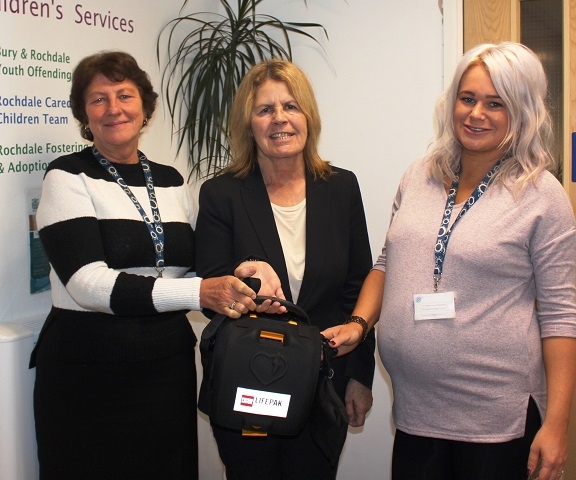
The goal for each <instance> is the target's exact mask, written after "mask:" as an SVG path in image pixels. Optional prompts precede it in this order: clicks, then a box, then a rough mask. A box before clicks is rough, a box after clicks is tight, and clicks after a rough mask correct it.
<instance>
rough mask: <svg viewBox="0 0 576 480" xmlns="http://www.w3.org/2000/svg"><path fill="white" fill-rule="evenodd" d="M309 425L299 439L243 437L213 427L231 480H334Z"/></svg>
mask: <svg viewBox="0 0 576 480" xmlns="http://www.w3.org/2000/svg"><path fill="white" fill-rule="evenodd" d="M308 425H309V422H308V423H307V424H306V426H305V427H304V430H303V431H302V432H301V433H300V434H299V435H297V436H281V435H269V436H267V437H260V438H258V437H242V435H241V433H240V432H239V431H236V430H228V429H225V428H221V427H218V426H216V425H212V431H213V433H214V438H215V439H216V443H217V444H218V451H219V453H220V458H221V459H222V462H223V463H224V465H225V467H226V478H227V479H228V480H334V479H335V478H336V472H337V469H338V467H337V466H332V465H331V464H330V462H329V461H328V459H327V458H326V456H324V454H323V453H322V452H321V451H320V449H319V448H318V447H317V446H316V444H315V443H314V440H312V436H311V434H310V430H309V426H308Z"/></svg>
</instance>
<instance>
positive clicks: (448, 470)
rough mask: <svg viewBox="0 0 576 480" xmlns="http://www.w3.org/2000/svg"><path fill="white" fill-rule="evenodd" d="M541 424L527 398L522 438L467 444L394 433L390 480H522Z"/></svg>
mask: <svg viewBox="0 0 576 480" xmlns="http://www.w3.org/2000/svg"><path fill="white" fill-rule="evenodd" d="M540 425H541V418H540V414H539V412H538V408H537V407H536V403H535V402H534V400H533V399H532V398H531V397H530V401H529V404H528V411H527V414H526V430H525V434H524V436H523V437H522V438H517V439H515V440H512V441H509V442H504V443H469V442H458V441H452V440H442V439H437V438H428V437H419V436H415V435H409V434H407V433H404V432H402V431H400V430H397V431H396V436H395V438H394V450H393V454H392V480H526V476H527V464H528V455H529V452H530V445H531V444H532V441H533V440H534V437H535V435H536V433H537V432H538V429H539V428H540Z"/></svg>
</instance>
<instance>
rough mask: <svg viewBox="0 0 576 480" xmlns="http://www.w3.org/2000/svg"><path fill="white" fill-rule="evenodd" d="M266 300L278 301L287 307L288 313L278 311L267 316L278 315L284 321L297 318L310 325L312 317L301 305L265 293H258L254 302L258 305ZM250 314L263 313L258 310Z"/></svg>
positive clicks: (274, 316)
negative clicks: (309, 316) (310, 317)
mask: <svg viewBox="0 0 576 480" xmlns="http://www.w3.org/2000/svg"><path fill="white" fill-rule="evenodd" d="M265 300H272V301H273V302H278V303H279V304H280V305H281V306H283V307H286V313H278V314H271V315H267V318H272V319H273V318H276V317H278V319H281V320H284V321H288V320H297V321H300V322H306V323H307V324H308V325H310V319H309V318H308V314H307V313H306V312H305V311H304V310H302V309H301V308H300V307H299V306H297V305H295V304H294V303H292V302H289V301H288V300H283V299H282V298H277V297H267V296H265V295H258V296H257V297H256V298H255V299H254V303H255V304H256V305H261V304H262V303H264V301H265ZM248 315H257V316H259V315H262V314H259V313H256V312H249V313H248Z"/></svg>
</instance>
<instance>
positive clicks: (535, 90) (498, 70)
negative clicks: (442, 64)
mask: <svg viewBox="0 0 576 480" xmlns="http://www.w3.org/2000/svg"><path fill="white" fill-rule="evenodd" d="M477 65H481V66H482V67H484V68H485V69H486V70H487V72H488V74H489V75H490V78H491V80H492V83H493V84H494V88H495V89H496V91H497V92H498V95H499V96H500V98H501V99H502V102H503V103H504V106H505V107H506V109H507V112H508V120H509V122H508V132H507V134H506V136H505V138H504V140H503V141H502V146H503V147H505V156H506V157H507V159H506V160H505V161H504V162H503V164H502V166H501V168H500V169H499V170H498V172H497V173H496V175H494V177H493V180H492V181H493V182H499V183H502V184H504V185H506V186H507V187H508V188H511V190H512V191H513V193H514V194H519V193H521V192H522V191H523V190H524V188H526V186H527V185H528V183H529V182H531V181H532V182H535V181H536V179H537V177H538V175H539V173H540V172H541V171H543V170H546V169H552V168H554V167H555V164H556V162H555V160H554V159H553V158H552V155H551V153H550V145H551V142H552V123H551V119H550V115H549V113H548V110H547V109H546V106H545V98H546V93H547V87H548V82H547V79H546V74H545V73H544V69H543V67H542V64H541V62H540V60H539V59H538V57H537V56H536V55H535V54H534V52H532V50H530V49H529V48H527V47H526V46H524V45H521V44H519V43H513V42H502V43H499V44H481V45H477V46H476V47H473V48H472V49H470V50H469V51H468V52H466V53H465V54H464V56H463V57H462V59H461V60H460V62H459V63H458V65H457V67H456V71H455V73H454V77H453V79H452V83H451V84H450V86H449V87H448V89H447V90H446V91H445V92H444V93H443V94H442V96H441V97H440V98H439V100H438V102H437V104H436V122H437V123H436V138H435V141H434V143H433V145H432V147H431V152H430V153H429V155H428V158H429V160H430V164H429V165H430V166H429V173H430V175H431V176H432V177H433V178H435V179H437V180H439V181H444V180H445V178H446V177H447V178H450V179H452V180H454V178H455V176H456V172H457V170H458V168H459V163H460V154H461V152H462V145H461V144H460V142H459V141H458V139H457V138H456V135H455V133H454V107H455V104H456V101H457V98H458V90H459V86H460V81H461V79H462V76H463V75H464V74H465V73H466V72H467V71H468V70H469V69H470V68H471V67H473V66H477Z"/></svg>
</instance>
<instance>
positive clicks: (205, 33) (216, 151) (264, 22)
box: [156, 0, 328, 178]
mask: <svg viewBox="0 0 576 480" xmlns="http://www.w3.org/2000/svg"><path fill="white" fill-rule="evenodd" d="M263 2H264V0H237V2H236V8H232V6H231V4H230V2H229V1H228V0H218V3H219V5H220V6H221V9H220V10H221V11H222V12H223V13H219V12H194V13H188V14H186V13H185V12H184V9H185V7H186V5H187V3H188V0H184V3H183V5H182V7H181V9H180V14H179V16H178V17H176V18H174V19H172V20H171V21H170V22H168V23H167V24H166V25H165V26H164V27H163V29H162V30H161V32H160V34H159V35H158V39H157V48H156V57H157V61H158V64H159V66H160V68H161V71H162V84H161V90H162V94H163V96H164V99H165V102H166V105H167V109H168V112H169V115H170V118H171V120H172V127H173V130H174V131H175V132H176V134H177V138H178V152H180V151H181V150H182V149H186V150H187V152H188V164H189V169H190V175H191V176H192V175H193V174H195V175H196V177H197V178H199V177H203V176H210V175H214V174H215V173H216V172H218V171H219V170H220V169H222V168H223V167H224V166H226V165H227V163H228V162H229V160H230V152H229V149H228V143H227V138H228V113H229V109H230V106H231V104H232V100H233V98H234V95H235V93H236V90H237V88H238V85H239V83H240V81H241V80H242V78H243V77H244V75H245V74H246V73H247V71H248V70H249V69H250V68H251V67H252V66H253V65H255V64H256V63H258V62H260V61H262V60H265V59H268V58H284V59H288V60H292V47H291V43H290V36H291V35H301V36H304V37H307V38H308V39H310V40H312V41H313V42H315V43H316V44H318V45H319V46H320V47H322V45H321V44H320V41H319V40H318V39H317V38H316V37H314V36H313V35H312V34H311V33H308V31H306V30H304V29H320V32H321V33H322V34H323V35H324V36H325V38H326V39H327V38H328V34H327V32H326V29H325V28H324V27H323V26H322V25H320V24H318V23H301V22H283V21H281V20H280V19H278V18H276V17H274V16H270V15H265V14H261V13H259V12H257V10H258V7H259V6H260V4H261V3H263ZM163 59H166V60H163Z"/></svg>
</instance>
